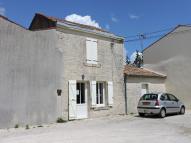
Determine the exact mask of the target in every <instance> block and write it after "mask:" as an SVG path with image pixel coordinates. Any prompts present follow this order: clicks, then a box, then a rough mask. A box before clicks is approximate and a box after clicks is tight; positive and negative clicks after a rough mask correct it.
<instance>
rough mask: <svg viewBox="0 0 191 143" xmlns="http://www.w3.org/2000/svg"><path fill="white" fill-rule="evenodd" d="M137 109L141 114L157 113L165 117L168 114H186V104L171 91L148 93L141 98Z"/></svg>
mask: <svg viewBox="0 0 191 143" xmlns="http://www.w3.org/2000/svg"><path fill="white" fill-rule="evenodd" d="M137 110H138V113H139V115H140V116H144V115H145V114H157V115H159V116H160V117H161V118H164V117H165V116H166V114H171V113H179V114H184V113H185V105H184V104H183V103H182V102H181V101H180V100H179V99H178V98H176V97H175V96H174V95H172V94H169V93H148V94H144V95H143V96H142V97H141V98H140V100H139V103H138V106H137Z"/></svg>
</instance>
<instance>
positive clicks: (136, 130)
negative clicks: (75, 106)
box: [0, 112, 191, 143]
mask: <svg viewBox="0 0 191 143" xmlns="http://www.w3.org/2000/svg"><path fill="white" fill-rule="evenodd" d="M98 142H100V143H153V142H154V143H161V142H162V143H191V112H187V113H186V114H185V115H176V116H175V115H174V116H168V117H166V118H164V119H160V118H156V117H146V118H141V117H138V116H137V115H128V116H112V117H103V118H96V119H87V120H81V121H72V122H67V123H63V124H52V125H44V126H43V127H36V128H33V127H31V129H29V130H26V129H25V128H19V129H8V130H7V129H6V130H0V143H98Z"/></svg>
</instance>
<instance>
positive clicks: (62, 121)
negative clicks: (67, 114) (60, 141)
mask: <svg viewBox="0 0 191 143" xmlns="http://www.w3.org/2000/svg"><path fill="white" fill-rule="evenodd" d="M56 122H57V123H65V122H66V121H65V120H64V119H62V118H61V117H59V118H58V119H57V120H56Z"/></svg>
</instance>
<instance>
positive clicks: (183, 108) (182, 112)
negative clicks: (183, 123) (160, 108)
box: [180, 106, 185, 115]
mask: <svg viewBox="0 0 191 143" xmlns="http://www.w3.org/2000/svg"><path fill="white" fill-rule="evenodd" d="M184 113H185V107H184V106H182V107H181V108H180V114H181V115H183V114H184Z"/></svg>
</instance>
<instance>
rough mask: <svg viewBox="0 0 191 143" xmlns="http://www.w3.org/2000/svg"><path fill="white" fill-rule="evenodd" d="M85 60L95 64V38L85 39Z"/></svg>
mask: <svg viewBox="0 0 191 143" xmlns="http://www.w3.org/2000/svg"><path fill="white" fill-rule="evenodd" d="M86 60H87V63H88V64H97V40H96V39H92V38H87V39H86Z"/></svg>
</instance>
